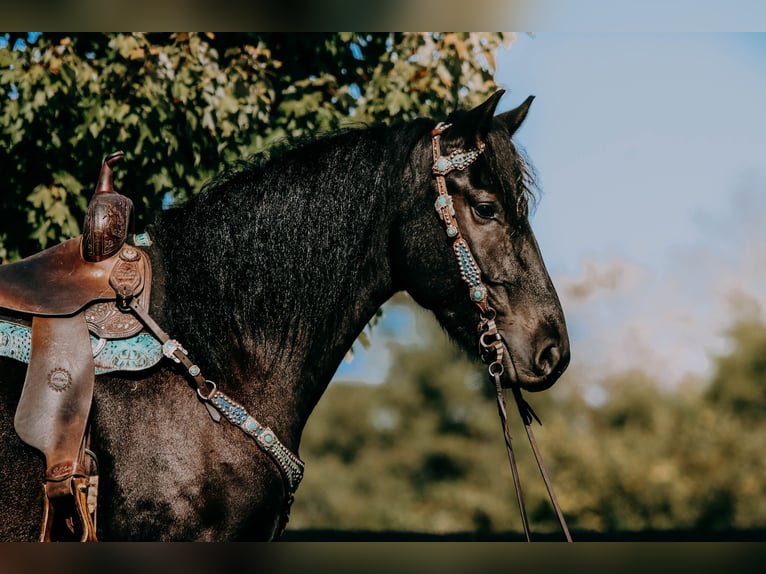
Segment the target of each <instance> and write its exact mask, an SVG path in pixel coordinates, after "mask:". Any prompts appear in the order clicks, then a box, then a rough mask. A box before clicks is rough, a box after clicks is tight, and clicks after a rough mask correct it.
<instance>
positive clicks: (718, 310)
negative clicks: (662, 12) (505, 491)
mask: <svg viewBox="0 0 766 574" xmlns="http://www.w3.org/2000/svg"><path fill="white" fill-rule="evenodd" d="M495 79H496V81H497V82H498V83H499V84H500V85H501V86H503V87H504V88H506V89H507V90H508V93H507V94H506V95H505V96H504V98H503V100H501V103H500V106H499V109H498V111H504V110H506V109H510V108H512V107H514V106H516V105H518V104H519V103H521V102H522V101H523V100H524V99H525V98H526V97H527V95H529V94H534V95H535V96H536V99H535V101H534V104H533V106H532V110H531V112H530V115H529V116H528V118H527V120H526V122H525V124H524V125H523V126H522V128H521V130H520V131H519V132H518V134H517V141H518V143H519V144H520V145H521V146H522V147H523V148H524V149H525V151H526V153H527V155H528V156H529V158H530V159H531V161H532V163H533V164H534V166H535V168H536V170H537V173H538V178H539V181H540V187H541V190H542V195H541V201H540V203H539V205H538V207H537V209H536V211H535V212H534V213H533V215H532V219H531V223H532V228H533V230H534V232H535V235H536V237H537V240H538V242H539V244H540V248H541V251H542V253H543V257H544V259H545V261H546V264H547V266H548V270H549V272H550V274H551V277H552V279H553V282H554V285H555V286H556V288H557V290H558V293H559V296H560V298H561V301H562V306H563V307H564V312H565V315H566V317H567V323H568V327H569V331H570V338H571V342H572V362H571V366H570V368H571V369H577V370H579V371H580V372H585V373H588V374H589V376H590V377H591V379H592V380H593V385H594V388H597V387H598V383H599V381H601V380H603V378H604V377H606V376H608V375H609V374H613V373H617V372H620V371H624V370H627V369H630V368H641V369H643V370H644V371H646V372H648V373H649V374H652V375H654V376H656V377H657V378H658V379H659V380H660V381H661V382H662V383H663V384H667V385H675V384H678V383H681V382H683V381H684V380H686V379H687V378H688V377H689V376H692V377H706V376H708V375H709V374H710V372H711V364H712V358H713V357H714V356H715V355H716V354H719V353H722V352H725V350H726V344H727V339H726V337H725V331H726V329H727V327H729V326H730V325H731V324H732V321H733V320H734V318H735V317H739V316H753V315H758V314H760V313H761V309H762V308H763V307H764V305H766V225H764V223H766V109H765V108H766V34H747V33H701V32H694V33H675V32H667V33H640V32H619V33H617V32H615V33H590V32H570V33H565V32H540V33H536V34H534V35H528V34H518V35H517V39H516V41H515V42H514V43H513V45H512V46H511V48H510V49H509V50H504V49H503V50H501V51H500V52H499V53H498V69H497V73H496V75H495ZM385 311H386V315H385V316H384V320H383V323H382V326H381V328H380V329H379V330H377V331H375V332H373V341H374V346H373V348H372V350H371V351H364V350H362V349H361V348H360V347H359V345H357V349H358V352H357V353H356V354H355V357H354V359H353V361H352V362H351V363H344V364H343V365H342V366H341V368H340V369H339V371H338V373H337V374H336V380H359V381H362V382H369V383H377V382H380V381H382V380H383V378H384V377H385V374H386V372H387V362H388V351H387V345H388V344H389V341H391V340H397V339H398V340H400V341H408V342H417V340H418V334H417V328H416V323H415V321H414V320H413V318H412V317H411V316H409V315H408V314H407V313H406V312H404V311H403V310H401V309H398V308H394V307H391V308H389V307H386V308H385Z"/></svg>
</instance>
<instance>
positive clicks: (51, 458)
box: [0, 152, 151, 541]
mask: <svg viewBox="0 0 766 574" xmlns="http://www.w3.org/2000/svg"><path fill="white" fill-rule="evenodd" d="M122 157H123V153H122V152H117V153H114V154H112V155H110V156H109V157H107V158H106V160H105V161H104V162H103V165H102V166H101V172H100V176H99V180H98V184H97V186H96V190H95V193H94V194H93V197H92V198H91V200H90V204H89V206H88V211H87V214H86V218H85V223H84V226H83V234H82V235H81V236H79V237H76V238H74V239H69V240H68V241H64V242H63V243H61V244H59V245H56V246H54V247H51V248H49V249H46V250H45V251H42V252H41V253H38V254H36V255H32V256H30V257H28V258H26V259H23V260H21V261H18V262H15V263H12V264H8V265H2V266H0V308H2V309H6V310H8V311H11V312H13V313H14V314H20V315H22V316H24V317H25V318H26V319H27V321H28V320H29V318H30V317H31V348H30V349H28V363H29V366H28V368H27V373H26V378H25V380H24V387H23V390H22V392H21V398H20V399H19V404H18V407H17V409H16V415H15V418H14V427H15V429H16V432H17V433H18V435H19V437H20V438H21V439H22V440H23V441H24V442H26V443H27V444H29V445H31V446H33V447H35V448H37V449H38V450H40V451H41V452H42V453H43V454H44V455H45V462H46V473H45V478H44V482H43V518H42V525H41V532H40V538H39V539H40V541H51V540H57V539H70V540H71V539H74V540H77V539H79V540H81V541H95V540H96V526H95V523H96V521H95V518H96V516H95V515H96V504H95V502H96V493H97V489H98V472H97V470H98V469H97V463H96V460H95V455H93V453H92V452H91V451H90V450H89V448H88V433H87V427H88V414H89V412H90V406H91V400H92V397H93V388H94V382H95V372H96V368H95V364H94V358H93V357H94V353H93V347H92V343H91V335H90V333H93V334H94V335H95V336H96V337H97V338H98V339H99V341H101V342H102V343H103V342H104V341H110V340H125V339H127V338H130V337H133V336H134V335H136V334H138V333H139V332H140V331H141V330H142V329H143V325H142V323H141V322H140V321H139V320H138V319H136V317H135V316H134V315H133V314H132V313H130V312H128V309H127V303H128V302H129V301H130V300H132V299H133V298H136V299H138V301H140V303H141V305H142V306H143V308H145V309H148V307H149V297H150V291H151V265H150V262H149V258H148V256H147V255H146V253H144V252H143V251H142V250H141V249H140V248H139V247H138V246H136V245H132V244H131V242H130V241H129V240H128V239H129V238H128V235H129V231H130V228H131V227H132V219H133V203H132V202H131V200H130V199H129V198H127V197H125V196H123V195H120V194H119V193H117V192H116V191H115V190H114V188H113V187H112V166H113V165H114V164H115V163H116V162H117V161H119V160H120V159H121V158H122ZM131 237H132V236H131ZM27 324H28V323H27ZM17 358H20V359H21V360H25V359H26V357H17Z"/></svg>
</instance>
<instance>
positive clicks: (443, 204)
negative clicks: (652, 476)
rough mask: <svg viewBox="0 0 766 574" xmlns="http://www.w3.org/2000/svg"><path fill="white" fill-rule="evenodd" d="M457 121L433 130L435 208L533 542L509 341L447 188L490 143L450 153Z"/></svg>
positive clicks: (528, 411) (528, 415) (528, 418)
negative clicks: (445, 139) (446, 148)
mask: <svg viewBox="0 0 766 574" xmlns="http://www.w3.org/2000/svg"><path fill="white" fill-rule="evenodd" d="M449 127H451V124H448V123H444V122H440V123H439V124H437V125H436V127H434V128H433V130H431V147H432V150H433V159H434V164H433V169H432V174H433V176H434V179H435V181H436V191H437V193H438V195H437V198H436V202H435V204H434V208H435V209H436V212H437V213H438V214H439V218H440V219H441V220H442V222H443V223H444V229H445V232H446V233H447V237H449V238H450V239H452V240H453V242H452V249H453V251H454V253H455V257H456V259H457V263H458V267H459V269H460V276H461V278H462V279H463V281H464V282H465V283H466V284H467V285H468V289H469V293H468V296H469V298H470V300H471V301H472V302H473V303H474V304H475V305H476V306H477V307H478V308H479V317H480V318H479V324H478V327H477V332H478V334H479V356H480V357H481V360H482V362H484V363H485V364H486V365H488V367H487V370H488V372H489V378H490V381H491V382H492V383H494V385H495V395H496V398H497V407H498V413H499V415H500V421H501V424H502V428H503V437H504V439H505V445H506V451H507V453H508V460H509V462H510V466H511V473H512V475H513V483H514V487H515V489H516V497H517V500H518V504H519V512H520V513H521V521H522V524H523V527H524V535H525V537H526V539H527V542H529V541H530V536H529V521H528V519H527V513H526V509H525V506H524V497H523V494H522V490H521V481H520V479H519V473H518V468H517V465H516V458H515V456H514V453H513V446H512V443H511V435H510V433H509V431H508V417H507V413H506V408H505V396H504V394H503V387H502V382H501V381H502V377H503V374H504V372H505V367H504V366H503V357H504V354H505V343H504V342H503V338H502V336H501V335H500V333H499V331H498V329H497V324H496V323H495V317H496V315H497V313H496V311H495V309H494V308H493V307H492V306H491V305H490V304H489V300H488V299H489V294H488V291H487V287H486V285H484V283H483V281H482V279H481V269H480V268H479V266H478V264H477V263H476V260H475V259H474V257H473V254H472V253H471V248H470V246H469V245H468V242H467V241H466V240H465V238H464V237H463V235H462V234H461V232H460V227H459V225H458V222H457V219H456V218H455V208H454V205H453V201H452V196H450V195H449V193H448V191H447V182H446V180H445V176H446V175H448V174H449V173H451V172H453V171H455V170H457V171H462V170H464V169H465V168H467V167H468V166H470V165H471V164H472V163H474V162H475V161H476V160H477V159H478V158H479V156H480V155H481V154H482V153H483V152H484V150H485V149H486V144H485V143H484V142H483V141H481V140H480V139H479V138H477V139H476V147H475V148H471V149H468V150H463V149H456V150H454V151H452V152H451V153H450V154H449V155H447V156H444V155H442V153H441V146H440V140H441V135H442V134H443V133H444V132H445V131H446V130H447V129H448V128H449ZM511 390H512V392H513V396H514V399H515V400H516V405H517V407H518V409H519V414H520V415H521V419H522V421H523V422H524V428H525V430H526V433H527V438H528V439H529V444H530V445H531V447H532V451H533V452H534V455H535V459H536V461H537V466H538V468H539V469H540V473H541V474H542V477H543V481H544V482H545V486H546V488H547V490H548V495H549V497H550V500H551V504H552V505H553V508H554V510H555V512H556V516H557V517H558V520H559V524H560V525H561V528H562V530H563V532H564V535H565V536H566V539H567V541H568V542H572V537H571V535H570V533H569V528H567V524H566V520H565V519H564V515H563V513H562V512H561V508H560V506H559V504H558V501H557V499H556V495H555V493H554V492H553V486H552V485H551V482H550V479H549V477H548V473H547V472H546V470H545V466H544V465H543V461H542V458H541V456H540V452H539V449H538V448H537V442H536V441H535V437H534V434H533V433H532V427H531V424H532V420H533V419H534V420H537V422H538V423H539V422H540V419H539V418H537V415H536V414H535V412H534V411H533V410H532V407H531V406H530V405H529V403H527V402H526V400H524V398H523V397H522V395H521V389H520V388H519V386H518V384H512V385H511Z"/></svg>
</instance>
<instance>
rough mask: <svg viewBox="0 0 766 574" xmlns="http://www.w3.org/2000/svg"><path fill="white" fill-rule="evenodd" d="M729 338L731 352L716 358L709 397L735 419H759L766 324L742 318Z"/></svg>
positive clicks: (763, 405)
mask: <svg viewBox="0 0 766 574" xmlns="http://www.w3.org/2000/svg"><path fill="white" fill-rule="evenodd" d="M728 335H729V339H730V341H731V346H732V350H731V352H730V353H729V354H727V355H724V356H722V357H719V358H718V369H717V372H716V373H715V376H714V377H713V380H712V382H711V385H710V389H709V391H708V398H709V399H710V401H711V402H713V403H716V404H718V405H720V406H721V407H722V408H723V409H725V410H727V411H730V412H731V413H732V414H733V415H735V416H738V417H743V418H745V419H756V420H757V419H760V418H762V417H763V413H764V412H766V325H764V324H763V323H762V322H761V321H760V320H758V319H757V318H750V319H743V320H741V321H739V322H737V323H736V324H735V325H734V326H733V327H732V328H731V329H730V330H729V332H728Z"/></svg>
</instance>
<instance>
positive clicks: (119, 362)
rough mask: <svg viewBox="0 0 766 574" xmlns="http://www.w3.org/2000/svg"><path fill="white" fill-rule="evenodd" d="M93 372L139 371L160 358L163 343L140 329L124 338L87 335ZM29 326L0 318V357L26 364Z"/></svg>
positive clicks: (30, 331) (30, 339)
mask: <svg viewBox="0 0 766 574" xmlns="http://www.w3.org/2000/svg"><path fill="white" fill-rule="evenodd" d="M90 345H91V349H92V352H93V362H94V365H95V373H96V374H97V375H103V374H104V373H111V372H115V371H142V370H144V369H149V368H151V367H153V366H154V365H156V364H157V363H159V362H160V361H161V360H162V357H163V355H162V345H160V343H159V341H157V339H155V338H154V337H152V336H151V335H150V334H149V333H146V332H142V333H139V334H138V335H135V336H133V337H128V338H125V339H109V340H106V339H99V338H98V337H95V336H93V335H92V334H91V335H90ZM31 350H32V329H31V327H28V326H26V325H19V324H17V323H12V322H10V321H4V320H0V357H9V358H11V359H15V360H17V361H21V362H22V363H29V356H30V353H31Z"/></svg>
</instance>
